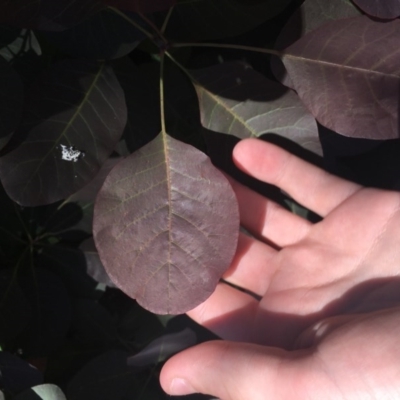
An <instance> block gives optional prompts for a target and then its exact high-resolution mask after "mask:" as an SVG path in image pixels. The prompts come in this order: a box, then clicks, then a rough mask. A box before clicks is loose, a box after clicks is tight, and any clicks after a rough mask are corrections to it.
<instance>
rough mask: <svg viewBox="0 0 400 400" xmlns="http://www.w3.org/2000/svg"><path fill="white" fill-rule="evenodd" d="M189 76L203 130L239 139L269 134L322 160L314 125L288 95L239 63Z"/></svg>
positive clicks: (313, 120) (310, 118)
mask: <svg viewBox="0 0 400 400" xmlns="http://www.w3.org/2000/svg"><path fill="white" fill-rule="evenodd" d="M190 74H191V75H192V76H193V77H194V78H195V80H196V82H197V83H195V87H196V90H197V94H198V98H199V103H200V113H201V122H202V124H203V126H204V127H205V128H207V129H210V130H213V131H216V132H220V133H227V134H231V135H234V136H237V137H239V138H242V139H243V138H248V137H259V136H261V135H263V134H266V133H275V134H278V135H280V136H283V137H285V138H287V139H290V140H293V141H295V142H296V143H298V144H299V145H302V146H304V147H305V148H307V149H308V150H311V151H314V152H315V153H318V154H322V149H321V144H320V141H319V137H318V128H317V123H316V121H315V119H314V117H313V116H312V115H311V114H310V113H309V112H308V111H307V109H306V108H305V107H304V105H303V104H302V102H301V101H300V99H299V97H298V96H297V95H296V94H295V93H294V92H292V91H289V90H287V89H286V88H284V87H283V86H282V85H280V84H277V83H276V82H273V81H271V80H269V79H267V78H265V77H264V76H263V75H261V74H260V73H258V72H256V71H254V70H253V69H252V68H251V67H250V66H248V65H246V64H244V63H239V62H235V63H233V62H232V63H226V64H219V65H216V66H213V67H210V68H205V69H202V70H196V71H191V72H190Z"/></svg>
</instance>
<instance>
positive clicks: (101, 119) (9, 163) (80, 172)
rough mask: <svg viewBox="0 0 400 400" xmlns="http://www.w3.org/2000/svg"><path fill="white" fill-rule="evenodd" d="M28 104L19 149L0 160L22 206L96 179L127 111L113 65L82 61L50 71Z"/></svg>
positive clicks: (63, 195)
mask: <svg viewBox="0 0 400 400" xmlns="http://www.w3.org/2000/svg"><path fill="white" fill-rule="evenodd" d="M25 108H26V112H25V114H24V116H23V121H22V124H21V126H20V129H19V130H18V131H17V132H16V133H15V135H14V137H15V140H16V142H17V143H16V144H15V146H14V147H15V148H14V149H13V150H12V151H10V152H9V153H7V154H6V155H5V156H3V157H1V158H0V178H1V181H2V183H3V185H4V188H5V190H6V191H7V194H8V195H9V196H10V197H11V198H12V199H13V200H14V201H16V202H17V203H19V204H21V205H24V206H37V205H43V204H49V203H53V202H55V201H57V200H60V199H64V198H66V197H68V196H69V195H71V194H72V193H75V192H76V191H77V190H79V189H80V188H82V187H83V186H84V185H85V184H86V183H88V182H89V181H90V180H91V179H92V178H94V176H95V175H96V174H97V172H98V171H99V169H100V167H101V166H102V164H103V163H104V162H105V160H106V159H107V157H108V156H109V155H110V153H111V152H112V151H113V149H114V147H115V145H116V143H117V142H118V140H119V139H120V137H121V135H122V132H123V129H124V127H125V123H126V114H127V113H126V105H125V98H124V94H123V91H122V89H121V87H120V85H119V83H118V80H117V78H116V77H115V75H114V72H113V71H112V69H111V67H109V66H107V65H105V64H98V63H97V62H88V61H82V60H67V61H63V62H61V63H59V64H56V65H55V66H54V67H52V68H51V69H50V70H49V71H47V73H46V74H45V75H44V76H43V77H42V79H41V80H40V81H39V82H38V83H37V85H34V87H32V89H31V90H30V92H29V93H28V100H27V102H26V104H25ZM18 141H19V142H18ZM65 152H67V155H65Z"/></svg>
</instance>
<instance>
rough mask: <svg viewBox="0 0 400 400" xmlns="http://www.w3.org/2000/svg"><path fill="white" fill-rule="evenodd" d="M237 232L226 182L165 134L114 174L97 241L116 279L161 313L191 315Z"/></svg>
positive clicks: (105, 191)
mask: <svg viewBox="0 0 400 400" xmlns="http://www.w3.org/2000/svg"><path fill="white" fill-rule="evenodd" d="M238 230H239V216H238V207H237V203H236V198H235V195H234V193H233V191H232V189H231V187H230V185H229V183H228V181H227V180H226V178H225V177H224V176H223V175H222V174H221V173H220V172H219V171H218V170H217V169H216V168H215V167H214V166H213V165H212V164H211V162H210V160H209V158H208V157H207V156H206V155H205V154H203V153H201V152H200V151H198V150H196V149H195V148H194V147H192V146H189V145H186V144H184V143H182V142H179V141H177V140H175V139H173V138H171V137H169V136H167V135H164V134H160V135H159V136H157V138H156V139H154V140H153V141H152V142H150V143H149V144H147V145H146V146H144V147H143V148H142V149H140V150H139V151H137V152H135V153H133V154H132V155H131V156H129V157H127V158H126V159H125V160H123V161H121V162H120V163H119V164H118V165H117V166H116V167H115V168H114V169H113V170H112V171H111V173H110V175H109V176H108V177H107V179H106V180H105V183H104V185H103V187H102V189H101V190H100V192H99V195H98V197H97V200H96V205H95V212H94V225H93V232H94V238H95V242H96V247H97V249H98V251H99V254H100V258H101V260H102V262H103V264H104V266H105V268H106V270H107V272H108V274H109V276H110V278H111V280H112V281H113V282H114V283H115V284H116V285H117V287H119V288H120V289H122V290H123V291H124V292H125V293H126V294H128V295H129V296H130V297H132V298H136V299H137V301H138V303H139V304H141V305H142V306H143V307H145V308H146V309H148V310H150V311H152V312H155V313H157V314H166V313H170V314H178V313H183V312H186V311H188V310H190V309H192V308H194V307H195V306H196V305H198V304H200V303H201V302H203V301H204V300H205V299H206V298H207V297H208V296H210V294H211V293H212V292H213V291H214V289H215V287H216V285H217V283H218V281H219V279H220V277H221V276H222V274H223V273H224V272H225V270H226V269H227V268H228V267H229V265H230V262H231V260H232V257H233V255H234V252H235V250H236V241H237V237H238Z"/></svg>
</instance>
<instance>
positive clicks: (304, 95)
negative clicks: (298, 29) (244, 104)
mask: <svg viewBox="0 0 400 400" xmlns="http://www.w3.org/2000/svg"><path fill="white" fill-rule="evenodd" d="M399 41H400V21H399V20H395V21H392V22H387V23H385V24H382V23H380V22H375V21H371V20H370V19H369V18H367V17H356V18H349V19H343V20H337V21H333V22H330V23H327V24H325V25H323V26H322V27H320V28H318V29H316V30H315V31H312V32H311V33H309V34H307V35H306V36H304V37H303V38H302V39H300V40H299V41H298V42H296V43H294V44H293V45H292V46H290V47H288V48H287V49H286V50H285V54H284V56H283V62H284V64H285V67H286V69H287V71H288V73H289V75H290V78H291V80H292V82H293V85H294V87H295V89H296V91H297V93H298V95H299V96H300V98H301V100H302V101H303V103H304V104H305V105H306V107H307V108H308V109H309V110H310V111H311V113H312V114H313V115H314V117H315V118H316V119H317V120H318V121H319V122H320V123H321V124H322V125H324V126H326V127H327V128H329V129H332V130H333V131H335V132H337V133H340V134H342V135H345V136H351V137H355V138H367V139H393V138H398V137H399V117H398V114H399V95H400V92H399V85H400V79H399V78H400V69H399V64H400V53H399V51H398V48H399Z"/></svg>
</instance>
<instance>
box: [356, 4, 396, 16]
mask: <svg viewBox="0 0 400 400" xmlns="http://www.w3.org/2000/svg"><path fill="white" fill-rule="evenodd" d="M353 2H354V3H355V4H356V5H357V6H358V7H360V8H361V10H363V11H364V12H366V13H367V14H369V15H371V16H372V17H376V18H382V19H394V18H397V17H399V16H400V1H399V0H385V1H381V0H353Z"/></svg>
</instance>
